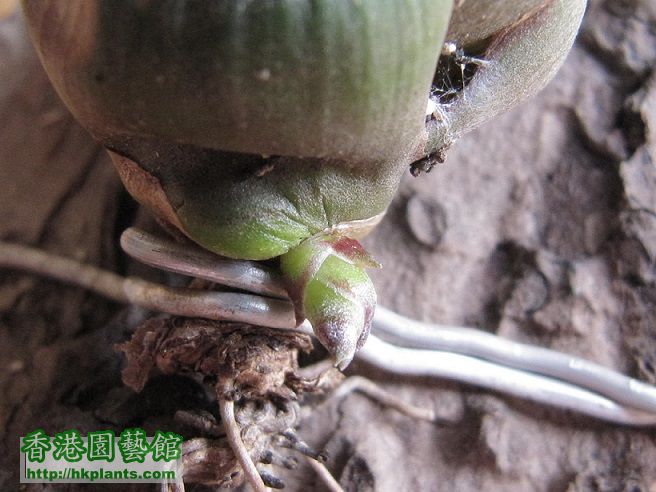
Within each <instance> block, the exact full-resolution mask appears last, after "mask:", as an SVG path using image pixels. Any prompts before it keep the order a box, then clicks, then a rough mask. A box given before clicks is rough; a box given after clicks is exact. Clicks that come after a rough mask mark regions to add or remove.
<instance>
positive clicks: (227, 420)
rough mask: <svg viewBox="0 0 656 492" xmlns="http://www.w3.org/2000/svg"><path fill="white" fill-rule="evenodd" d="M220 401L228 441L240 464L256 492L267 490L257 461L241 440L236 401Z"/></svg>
mask: <svg viewBox="0 0 656 492" xmlns="http://www.w3.org/2000/svg"><path fill="white" fill-rule="evenodd" d="M218 403H219V412H220V413H221V420H223V427H224V428H225V431H226V437H227V439H228V443H229V444H230V447H231V448H232V450H233V451H234V453H235V456H236V457H237V461H239V464H240V465H241V467H242V469H243V470H244V475H245V476H246V480H247V481H248V483H249V484H250V486H251V487H252V488H253V490H254V491H255V492H267V487H266V485H264V481H262V477H261V476H260V473H259V472H258V471H257V468H256V467H255V463H253V460H252V459H251V456H250V454H248V450H247V449H246V446H244V442H243V441H242V440H241V433H240V430H239V426H238V425H237V421H236V420H235V403H234V402H233V401H228V400H224V399H222V398H220V399H219V401H218Z"/></svg>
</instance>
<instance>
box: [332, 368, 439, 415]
mask: <svg viewBox="0 0 656 492" xmlns="http://www.w3.org/2000/svg"><path fill="white" fill-rule="evenodd" d="M354 391H359V392H360V393H363V394H364V395H366V396H368V397H369V398H371V399H372V400H375V401H377V402H378V403H380V404H381V405H383V406H385V407H389V408H393V409H394V410H396V411H397V412H400V413H402V414H403V415H407V416H408V417H411V418H414V419H417V420H426V421H428V422H436V421H437V420H439V418H438V417H437V416H436V415H435V412H434V411H433V410H431V409H428V408H422V407H416V406H414V405H411V404H409V403H407V402H404V401H403V400H401V399H400V398H398V397H397V396H395V395H393V394H392V393H390V392H389V391H386V390H384V389H383V388H381V387H380V386H378V385H377V384H376V383H374V382H373V381H371V380H369V379H367V378H364V377H362V376H351V377H349V378H347V379H346V380H345V381H344V382H343V383H342V384H341V385H340V386H339V387H338V388H337V389H336V390H335V392H334V393H333V394H332V395H331V397H333V398H338V399H342V398H344V397H346V396H347V395H348V394H349V393H352V392H354Z"/></svg>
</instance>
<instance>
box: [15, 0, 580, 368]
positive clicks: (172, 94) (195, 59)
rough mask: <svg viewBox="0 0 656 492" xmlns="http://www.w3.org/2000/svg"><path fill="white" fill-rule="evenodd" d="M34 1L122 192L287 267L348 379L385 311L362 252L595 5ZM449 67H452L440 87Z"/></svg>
mask: <svg viewBox="0 0 656 492" xmlns="http://www.w3.org/2000/svg"><path fill="white" fill-rule="evenodd" d="M23 3H24V8H25V12H26V15H27V17H28V21H29V24H30V29H31V33H32V37H33V39H34V41H35V44H36V45H37V48H38V50H39V53H40V56H41V59H42V61H43V64H44V66H45V68H46V70H47V72H48V74H49V76H50V78H51V80H52V82H53V84H54V85H55V87H56V89H57V90H58V92H59V94H60V95H61V97H62V99H63V100H64V102H65V103H66V104H67V105H68V107H69V108H70V109H71V111H72V112H73V113H74V115H75V116H76V118H77V119H78V120H79V121H80V122H81V123H82V124H83V125H84V126H85V127H86V128H87V129H88V130H89V131H90V132H91V133H92V134H93V136H94V137H95V138H96V139H97V140H98V141H99V142H101V143H102V144H103V145H104V146H105V147H106V148H107V149H109V150H110V154H111V156H112V159H113V162H114V164H115V166H116V168H117V170H118V172H119V174H120V176H121V178H122V180H123V182H124V183H125V185H126V188H127V189H128V191H130V193H131V194H132V195H133V196H134V197H135V198H136V199H137V200H139V201H140V202H141V203H143V204H144V205H146V206H148V207H149V208H150V209H151V210H152V211H153V212H154V213H155V214H156V215H157V216H158V217H159V218H160V219H162V220H163V221H165V222H166V223H168V224H170V225H172V226H174V227H175V228H177V229H178V230H179V231H181V232H182V233H183V234H185V235H186V236H187V237H189V238H190V239H192V240H193V241H195V242H196V243H198V244H200V245H201V246H203V247H204V248H206V249H208V250H210V251H213V252H215V253H218V254H220V255H224V256H228V257H231V258H236V259H250V260H268V259H272V258H278V257H279V258H280V260H279V265H280V269H281V271H282V273H283V275H284V277H285V279H286V280H287V284H288V288H289V292H290V295H291V296H292V299H293V300H294V304H295V307H296V311H297V313H298V318H299V319H303V318H307V319H308V320H309V321H310V322H311V323H312V326H313V327H314V331H315V333H316V334H317V337H318V338H319V340H320V341H321V342H322V343H323V344H324V345H325V346H326V348H327V349H328V350H329V351H330V352H331V353H332V354H333V356H334V357H335V359H336V363H337V365H338V366H339V367H340V368H344V367H346V365H347V364H348V363H349V362H350V360H351V359H352V358H353V355H354V353H355V351H356V350H357V348H358V347H359V346H361V345H362V344H363V343H364V341H365V339H366V336H367V333H368V331H369V327H370V324H371V320H372V316H373V311H374V308H375V304H376V294H375V290H374V287H373V284H372V283H371V280H370V279H369V277H368V276H367V275H366V273H365V271H364V269H365V268H367V267H375V266H377V263H376V262H375V260H373V259H372V258H370V256H369V255H368V254H367V253H366V252H365V251H364V250H363V248H362V246H360V244H359V243H358V242H357V239H358V238H359V237H361V236H362V235H364V234H366V232H368V231H369V230H370V229H371V228H372V227H373V226H375V225H376V223H377V222H378V221H379V220H380V218H381V217H382V215H383V214H384V212H385V210H386V208H387V206H388V204H389V203H390V201H391V200H392V198H393V196H394V193H395V192H396V189H397V186H398V183H399V181H400V178H401V176H402V174H403V172H404V171H405V170H406V169H407V168H408V166H410V165H413V163H415V164H414V165H415V166H416V163H417V162H419V163H424V164H425V166H424V169H426V170H430V165H432V164H431V163H432V162H433V160H435V159H438V160H439V159H441V158H442V155H443V153H444V150H445V149H446V148H447V147H448V146H449V145H450V144H451V143H452V142H453V141H454V140H455V139H456V138H457V137H458V136H459V135H460V134H462V133H464V132H465V131H467V130H469V129H471V128H473V127H475V126H477V125H479V124H480V123H481V122H483V121H484V120H485V119H488V118H489V117H491V116H493V115H494V114H497V113H498V112H500V111H502V110H505V109H507V108H509V107H512V106H513V105H515V104H517V103H518V102H519V101H521V100H523V99H525V98H526V97H528V96H530V95H531V94H533V93H535V92H536V91H537V90H539V89H540V88H541V87H543V86H544V84H546V82H547V81H548V80H549V79H550V78H551V77H552V76H553V74H554V72H555V70H556V69H557V68H558V66H559V65H560V64H561V63H562V61H563V59H564V57H565V55H566V54H567V52H568V51H569V49H570V47H571V45H572V43H573V39H574V36H575V33H576V31H577V29H578V26H579V23H580V20H581V16H582V15H583V11H584V8H585V1H584V0H569V1H565V0H523V1H511V0H460V1H457V2H455V3H456V6H455V7H454V5H453V3H452V1H451V0H359V1H356V0H314V1H310V0H249V1H245V0H214V1H209V0H208V1H205V2H203V1H184V0H168V1H158V2H144V1H140V0H124V1H118V0H111V1H110V0H107V1H102V0H24V2H23ZM449 19H451V22H450V23H449ZM445 40H447V41H448V44H447V46H448V47H449V48H450V49H448V50H444V49H443V46H445V45H444V41H445ZM441 53H442V54H443V58H442V61H440V66H444V64H445V63H446V66H447V68H446V69H445V70H441V71H440V70H438V71H437V72H436V66H437V63H438V58H439V57H440V54H441ZM465 53H473V54H475V55H476V57H477V58H472V57H468V56H465V55H464V54H465ZM449 63H450V64H451V67H450V68H449ZM454 67H458V68H460V71H461V74H462V77H461V80H460V87H459V88H454V91H453V94H452V96H451V97H449V98H448V99H444V100H438V101H433V103H432V105H433V108H432V111H431V115H430V117H429V118H428V120H427V118H426V101H427V98H428V95H429V92H430V88H431V85H432V84H433V83H435V84H436V85H440V84H442V85H444V83H445V80H444V77H445V74H448V73H449V72H453V68H454ZM414 169H421V167H419V168H417V167H415V168H414Z"/></svg>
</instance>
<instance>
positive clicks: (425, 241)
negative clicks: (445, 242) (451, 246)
mask: <svg viewBox="0 0 656 492" xmlns="http://www.w3.org/2000/svg"><path fill="white" fill-rule="evenodd" d="M406 220H407V222H408V226H409V228H410V232H412V235H413V236H414V238H415V239H416V240H417V241H418V242H419V243H421V244H422V245H424V246H427V247H429V248H436V247H437V246H438V245H439V244H440V243H441V242H442V238H443V237H444V234H445V232H446V229H447V213H446V210H444V207H442V205H441V204H440V203H439V202H438V201H436V200H434V199H432V198H428V197H425V196H421V195H419V194H415V195H413V196H412V197H411V198H410V199H409V200H408V203H407V205H406Z"/></svg>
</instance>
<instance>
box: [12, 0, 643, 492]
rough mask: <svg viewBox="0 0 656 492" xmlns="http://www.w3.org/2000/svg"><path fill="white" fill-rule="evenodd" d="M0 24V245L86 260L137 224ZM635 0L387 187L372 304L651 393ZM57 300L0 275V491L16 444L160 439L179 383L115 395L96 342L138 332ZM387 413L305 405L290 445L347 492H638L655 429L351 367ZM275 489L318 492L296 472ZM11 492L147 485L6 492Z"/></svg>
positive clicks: (74, 293)
mask: <svg viewBox="0 0 656 492" xmlns="http://www.w3.org/2000/svg"><path fill="white" fill-rule="evenodd" d="M3 15H5V17H4V18H2V19H0V74H2V76H1V77H0V125H1V126H0V128H1V129H2V130H1V131H0V210H1V213H0V237H1V238H2V239H4V240H11V241H16V242H21V243H25V244H31V245H37V246H39V247H42V248H44V249H47V250H48V251H52V252H55V253H59V254H62V255H66V256H70V257H74V258H77V259H79V260H83V261H87V262H91V263H94V264H97V265H101V266H103V267H105V268H109V269H112V270H114V271H116V272H119V273H123V274H125V273H131V274H140V275H148V276H150V277H151V278H152V277H153V272H150V271H148V270H147V269H145V268H142V267H139V266H137V265H135V264H133V263H131V262H129V261H128V260H127V259H126V258H125V257H124V256H123V255H122V254H121V252H120V251H119V249H118V241H117V238H118V234H120V232H121V231H122V230H123V229H124V228H125V227H127V226H128V225H131V224H132V223H134V222H142V223H143V222H144V221H145V219H144V216H143V215H142V214H141V213H140V212H139V211H138V209H137V208H136V206H135V205H134V203H133V202H132V201H131V199H130V198H129V196H127V195H126V193H125V191H123V189H122V187H121V185H120V183H119V181H118V179H117V177H116V176H115V174H114V171H113V169H112V167H111V166H110V164H109V159H108V157H107V155H106V154H105V153H104V151H102V149H100V148H99V147H98V146H97V145H95V144H94V143H93V142H92V141H91V140H90V138H89V137H88V135H87V134H86V133H85V132H84V130H82V129H81V128H80V127H79V126H78V125H77V124H76V123H75V122H74V121H73V119H72V118H71V116H70V115H69V114H68V112H67V111H66V109H65V108H64V107H63V106H62V104H61V103H60V101H59V100H58V98H57V96H56V95H55V93H54V92H53V90H52V89H51V88H50V86H49V84H48V81H47V79H46V77H45V75H44V74H43V72H42V70H41V68H40V66H39V65H38V60H37V59H36V57H35V55H34V53H33V51H32V48H31V46H30V45H29V43H28V42H27V41H26V38H25V33H24V28H23V24H22V22H21V20H20V16H19V15H18V14H16V15H11V14H9V15H7V14H3ZM655 163H656V3H654V2H653V0H593V1H591V2H590V6H589V9H588V14H587V16H586V19H585V22H584V26H583V29H582V31H581V34H580V36H579V39H578V42H577V44H576V46H575V48H574V50H573V51H572V53H571V54H570V56H569V58H568V60H567V62H566V64H565V66H564V67H563V69H562V70H561V71H560V73H559V74H558V76H557V77H556V79H555V80H554V81H553V82H552V83H551V84H550V85H549V86H548V88H547V89H546V90H544V91H543V92H542V93H541V94H540V95H539V96H538V97H537V98H535V99H534V100H532V101H530V102H528V103H525V104H523V105H522V106H521V107H520V108H518V109H517V110H515V111H513V112H511V113H509V114H506V115H503V116H501V117H499V118H496V119H495V121H494V122H492V123H490V124H487V125H485V126H484V127H482V128H480V129H479V130H478V131H476V132H474V133H473V134H471V135H468V136H467V137H465V138H463V139H462V140H460V141H459V142H457V144H456V145H455V146H454V147H453V149H452V150H451V151H450V154H449V156H448V161H447V163H446V164H444V165H441V166H440V167H438V168H436V169H435V170H434V171H433V172H432V173H431V174H429V175H422V176H421V177H420V178H417V179H413V178H412V177H410V176H409V175H408V176H407V177H406V178H405V179H404V181H403V183H402V186H401V189H400V191H399V194H398V196H397V198H396V200H395V201H394V203H393V204H392V206H391V208H390V211H389V213H388V215H387V217H386V218H385V220H384V222H383V223H382V225H381V226H380V227H379V228H378V229H377V230H376V231H375V233H374V234H373V235H372V236H371V237H369V238H368V239H367V240H366V241H365V246H367V247H368V248H369V249H370V251H371V252H372V253H373V254H374V255H375V256H376V257H377V258H378V259H379V260H381V261H382V263H383V264H384V269H383V270H381V271H378V272H374V274H373V276H374V280H375V283H376V285H377V287H378V289H379V296H380V300H381V304H382V305H384V306H387V307H390V308H393V309H395V310H397V311H399V312H400V313H402V314H405V315H408V316H412V317H414V318H418V319H422V320H428V321H436V322H442V323H454V324H466V325H470V326H477V327H479V328H482V329H485V330H488V331H490V332H494V333H498V334H500V335H503V336H506V337H509V338H512V339H515V340H520V341H523V342H528V343H533V344H536V345H541V346H547V347H551V348H554V349H558V350H562V351H566V352H569V353H572V354H576V355H579V356H583V357H586V358H589V359H592V360H595V361H597V362H600V363H602V364H605V365H607V366H609V367H613V368H615V369H616V370H619V371H622V372H624V373H626V374H630V375H632V376H634V377H639V378H641V379H643V380H645V381H649V382H651V383H656V338H655V336H656V265H655V259H656V191H655V190H656V188H655V186H656V165H655ZM143 315H144V313H143V312H141V311H140V310H138V309H135V308H124V307H122V306H117V305H114V304H111V303H109V302H107V301H105V300H104V299H102V298H99V297H97V296H95V295H93V294H90V293H88V292H85V291H82V290H80V289H77V288H72V287H65V286H62V285H60V284H57V283H55V282H51V281H48V280H44V279H41V278H37V277H34V276H30V275H25V274H21V273H18V272H9V271H2V272H0V490H17V489H18V488H19V484H18V478H17V473H18V437H19V436H21V435H25V434H26V433H27V432H29V431H31V430H34V429H35V428H36V427H42V428H44V429H45V430H46V431H48V432H51V433H54V432H57V431H60V430H64V429H68V428H77V429H79V430H80V431H81V432H82V433H86V432H87V431H89V430H98V429H103V428H114V429H115V430H120V429H121V428H122V427H124V426H125V425H126V424H128V423H129V424H133V423H137V424H142V425H143V426H144V427H146V428H147V429H155V428H157V427H159V426H164V425H166V422H169V421H170V417H171V415H172V413H173V411H174V409H176V408H183V407H185V405H186V406H188V405H189V404H190V402H192V403H193V401H194V399H195V398H199V396H198V388H196V387H194V386H193V385H190V384H189V383H188V382H186V381H184V380H181V379H180V378H158V379H156V380H154V381H153V382H152V383H151V384H149V386H148V387H147V388H146V389H145V390H144V392H143V393H142V394H139V395H134V394H132V393H131V392H130V391H129V390H127V389H126V388H124V387H123V386H122V385H121V383H120V368H121V364H122V360H121V357H120V356H119V355H118V354H117V353H116V352H114V351H113V350H112V344H113V343H115V342H118V341H121V340H123V339H125V338H126V337H128V336H129V332H130V331H131V330H132V329H133V328H134V326H135V324H136V323H137V322H138V321H139V320H140V319H141V318H142V317H143ZM349 373H351V374H355V373H361V374H366V375H368V376H370V377H372V378H374V379H376V380H377V381H378V382H380V384H381V385H383V386H384V387H386V388H388V389H390V390H391V391H393V392H395V393H396V394H397V395H400V396H402V397H403V398H404V399H406V400H407V401H409V402H413V403H414V404H416V405H422V406H427V407H431V408H434V409H435V410H436V411H437V412H438V413H439V414H440V415H442V416H445V417H449V418H452V419H456V420H457V421H458V423H456V424H454V425H451V426H436V425H431V424H428V423H421V422H416V421H413V420H411V419H410V418H408V417H405V416H402V415H399V414H398V413H396V412H395V411H393V410H390V409H385V408H382V407H381V406H380V405H378V404H377V403H375V402H373V401H371V400H369V399H367V398H366V397H364V396H361V395H359V394H351V395H349V396H348V397H346V398H345V399H343V400H342V401H334V400H329V401H328V402H326V403H324V404H322V405H319V406H317V407H315V408H311V409H310V410H309V411H308V412H307V415H306V416H305V418H304V420H303V422H302V425H301V428H300V435H301V436H303V437H304V438H305V439H307V440H308V441H309V442H310V443H311V444H313V445H315V446H317V447H319V448H322V447H323V448H325V449H327V450H328V451H329V453H330V455H331V460H330V461H329V463H328V465H329V468H331V470H332V471H333V473H334V474H335V475H336V476H337V477H339V478H340V481H341V483H342V485H343V486H344V487H345V489H346V490H348V491H373V490H375V491H376V492H386V491H390V492H391V491H470V490H477V491H496V490H504V491H533V490H535V491H545V492H558V491H568V492H574V491H627V492H628V491H631V492H633V491H636V492H637V491H645V492H646V491H651V492H653V491H656V432H655V431H654V430H653V429H627V428H622V427H619V426H615V425H610V424H607V423H604V422H599V421H595V420H592V419H588V418H585V417H581V416H576V415H573V414H570V413H568V412H564V411H560V410H557V409H552V408H546V407H542V406H538V405H535V404H532V403H528V402H525V401H521V400H518V399H514V398H509V397H506V396H503V395H499V394H491V393H490V392H485V391H481V390H479V389H477V388H473V387H470V386H466V385H461V384H458V383H454V382H445V381H435V380H423V379H422V380H417V379H415V380H410V381H409V380H403V379H400V378H396V377H390V376H389V375H386V374H382V373H380V372H377V371H376V370H373V369H372V368H368V367H365V366H364V365H362V364H357V363H356V364H354V365H353V367H352V368H350V369H349ZM284 478H285V479H286V481H287V490H292V491H294V490H298V491H301V490H323V488H322V485H321V484H320V483H319V482H318V481H317V479H316V478H315V476H314V475H313V473H312V471H311V470H309V469H306V468H301V469H300V470H298V471H296V472H295V473H293V474H291V475H290V476H285V477H284ZM23 489H24V490H71V491H73V490H102V491H108V490H154V489H153V488H152V487H151V486H140V487H139V486H131V487H126V486H124V485H111V486H110V485H82V486H80V485H65V486H57V487H53V486H45V485H44V486H42V485H32V486H25V487H24V488H23Z"/></svg>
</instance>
